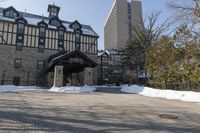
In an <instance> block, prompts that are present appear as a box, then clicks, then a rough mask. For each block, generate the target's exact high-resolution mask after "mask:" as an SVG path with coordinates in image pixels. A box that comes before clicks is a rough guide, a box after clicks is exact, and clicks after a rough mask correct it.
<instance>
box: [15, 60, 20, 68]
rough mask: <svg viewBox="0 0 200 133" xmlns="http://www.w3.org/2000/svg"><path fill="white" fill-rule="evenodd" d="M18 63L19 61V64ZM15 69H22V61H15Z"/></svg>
mask: <svg viewBox="0 0 200 133" xmlns="http://www.w3.org/2000/svg"><path fill="white" fill-rule="evenodd" d="M17 61H19V62H17ZM14 68H16V69H20V68H22V59H15V60H14Z"/></svg>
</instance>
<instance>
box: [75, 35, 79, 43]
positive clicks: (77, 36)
mask: <svg viewBox="0 0 200 133" xmlns="http://www.w3.org/2000/svg"><path fill="white" fill-rule="evenodd" d="M75 41H76V42H78V43H79V42H80V34H79V33H76V40H75Z"/></svg>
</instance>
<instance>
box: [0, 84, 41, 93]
mask: <svg viewBox="0 0 200 133" xmlns="http://www.w3.org/2000/svg"><path fill="white" fill-rule="evenodd" d="M38 89H40V87H37V86H14V85H3V86H0V93H5V92H17V91H27V90H38Z"/></svg>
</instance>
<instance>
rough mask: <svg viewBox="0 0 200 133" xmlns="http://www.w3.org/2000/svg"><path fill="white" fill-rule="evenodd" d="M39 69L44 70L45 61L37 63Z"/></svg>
mask: <svg viewBox="0 0 200 133" xmlns="http://www.w3.org/2000/svg"><path fill="white" fill-rule="evenodd" d="M37 68H38V69H43V68H44V61H42V60H39V61H38V63H37Z"/></svg>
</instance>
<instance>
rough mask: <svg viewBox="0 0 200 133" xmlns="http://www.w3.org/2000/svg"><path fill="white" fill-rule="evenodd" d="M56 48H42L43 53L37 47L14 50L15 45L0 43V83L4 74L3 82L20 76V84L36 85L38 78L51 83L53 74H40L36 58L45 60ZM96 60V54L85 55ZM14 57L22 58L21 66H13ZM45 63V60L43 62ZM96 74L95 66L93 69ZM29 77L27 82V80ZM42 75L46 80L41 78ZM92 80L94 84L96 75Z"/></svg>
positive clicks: (11, 82)
mask: <svg viewBox="0 0 200 133" xmlns="http://www.w3.org/2000/svg"><path fill="white" fill-rule="evenodd" d="M57 52H58V51H57V50H44V53H39V52H38V49H37V48H29V47H23V51H16V47H15V46H9V45H3V44H0V84H1V81H2V78H3V73H4V72H5V76H4V84H7V85H10V84H13V77H19V78H20V82H21V83H20V85H28V84H29V85H36V83H37V81H38V80H40V79H41V80H42V81H43V82H45V83H46V84H45V85H52V83H51V82H53V74H52V73H51V74H48V75H44V74H42V75H41V74H40V71H41V70H38V69H37V63H38V60H44V61H46V60H47V59H48V58H49V56H51V55H53V54H55V53H57ZM87 56H88V57H90V58H91V59H92V60H94V61H95V62H96V60H97V57H96V55H87ZM15 59H21V60H22V67H21V68H19V69H17V68H15V67H14V61H15ZM45 63H47V62H45ZM93 71H94V75H96V74H95V73H97V72H96V68H95V69H94V70H93ZM28 75H29V76H28ZM28 77H29V82H27V81H28ZM44 77H45V78H46V79H48V80H46V81H45V80H43V79H44ZM93 80H94V81H95V82H94V83H95V84H96V81H97V77H95V76H94V78H93ZM48 81H49V82H48Z"/></svg>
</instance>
